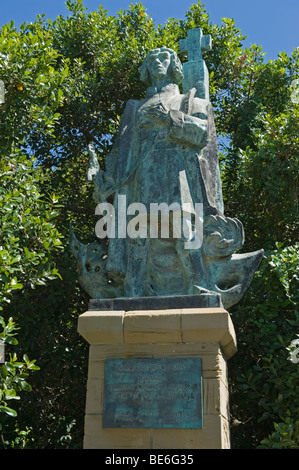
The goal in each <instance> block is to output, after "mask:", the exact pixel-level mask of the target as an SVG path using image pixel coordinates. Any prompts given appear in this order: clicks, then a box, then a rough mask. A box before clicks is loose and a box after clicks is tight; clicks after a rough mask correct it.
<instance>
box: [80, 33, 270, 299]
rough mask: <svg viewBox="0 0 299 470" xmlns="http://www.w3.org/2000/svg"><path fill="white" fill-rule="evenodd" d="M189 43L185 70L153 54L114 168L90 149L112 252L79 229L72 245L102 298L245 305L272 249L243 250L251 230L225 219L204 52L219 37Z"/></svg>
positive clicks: (166, 55)
mask: <svg viewBox="0 0 299 470" xmlns="http://www.w3.org/2000/svg"><path fill="white" fill-rule="evenodd" d="M180 46H181V49H182V51H184V52H185V53H187V55H188V61H187V62H186V63H185V64H184V66H182V64H181V62H180V60H179V58H178V57H177V55H176V53H175V52H174V51H173V50H171V49H169V48H167V47H161V48H158V49H154V50H153V51H151V52H150V53H149V54H148V55H147V57H146V58H145V60H144V63H143V65H142V66H141V70H140V74H141V80H142V81H143V82H144V83H145V84H146V85H147V87H148V88H147V94H146V97H145V99H144V100H140V101H139V100H129V101H128V103H127V106H126V109H125V112H124V115H123V117H122V120H121V124H120V129H119V134H118V137H117V141H116V143H115V146H114V148H113V150H112V152H111V153H110V155H109V156H108V157H107V161H106V171H105V172H103V171H102V170H101V169H100V167H99V165H98V161H97V158H96V154H95V152H94V151H93V148H92V147H90V148H89V153H90V168H89V172H88V179H89V180H91V181H94V187H95V191H94V197H95V201H96V203H97V204H98V207H99V206H101V208H102V209H101V210H102V212H96V213H98V214H104V212H103V207H104V208H105V207H107V208H108V209H107V211H106V219H105V217H104V218H102V222H101V223H100V224H101V227H102V229H103V226H104V224H103V220H104V219H105V223H106V225H107V226H109V227H110V228H109V230H110V231H109V234H110V236H109V243H108V248H107V251H105V250H104V249H103V247H102V245H101V244H100V243H99V242H98V241H96V242H94V243H92V244H90V245H83V244H81V243H80V242H79V241H78V240H77V238H76V237H75V235H74V234H73V232H71V248H72V251H73V253H74V255H75V256H76V258H77V262H78V269H79V280H80V283H81V285H82V287H83V288H84V289H85V290H86V291H87V292H88V293H89V295H90V296H91V298H93V299H106V298H118V297H134V298H136V297H148V296H181V295H190V296H192V295H198V294H201V293H203V294H205V295H206V294H210V295H211V296H213V295H214V296H215V298H216V297H217V299H218V298H219V295H220V296H221V302H222V305H223V306H224V307H225V308H228V307H230V306H231V305H234V304H235V303H237V302H238V301H239V300H240V299H241V297H242V296H243V294H244V291H245V290H246V289H247V287H248V286H249V284H250V282H251V279H252V276H253V274H254V272H255V270H256V268H257V266H258V264H259V262H260V260H261V258H262V256H263V250H259V251H256V252H253V253H246V254H236V251H237V250H239V249H241V248H242V246H243V243H244V230H243V226H242V224H241V222H240V221H239V220H237V219H232V218H229V217H225V215H224V207H223V198H222V188H221V179H220V171H219V162H218V148H217V135H216V129H215V124H214V118H213V109H212V105H211V103H210V102H209V77H208V71H207V67H206V65H205V62H204V60H203V58H202V53H201V51H202V50H210V49H211V38H210V37H209V36H203V35H202V32H201V30H200V29H194V30H190V31H189V32H188V37H187V39H185V40H183V41H181V43H180ZM181 82H182V85H183V93H180V89H179V85H180V84H181ZM108 201H112V202H113V203H111V202H110V203H109V204H108ZM105 204H106V206H105ZM111 207H112V208H113V210H112V211H111ZM140 207H141V208H142V209H143V210H142V211H140ZM109 208H110V209H109ZM109 210H110V212H109ZM136 211H137V212H138V211H139V213H138V216H136ZM116 214H117V215H116ZM124 219H125V223H124ZM178 220H179V221H180V223H179V225H178ZM178 227H179V228H181V229H182V230H179V231H178ZM165 228H167V229H168V232H167V230H166V234H165ZM102 233H103V230H102V232H101V233H100V235H99V231H98V232H97V231H96V234H97V235H98V236H100V237H101V236H102Z"/></svg>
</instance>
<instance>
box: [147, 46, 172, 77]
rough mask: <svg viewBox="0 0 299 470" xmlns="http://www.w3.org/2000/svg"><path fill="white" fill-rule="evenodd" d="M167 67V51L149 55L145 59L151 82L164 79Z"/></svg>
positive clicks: (168, 63)
mask: <svg viewBox="0 0 299 470" xmlns="http://www.w3.org/2000/svg"><path fill="white" fill-rule="evenodd" d="M169 65H170V53H169V52H167V51H161V52H156V53H151V54H150V55H149V56H148V58H147V69H148V71H149V74H150V76H151V79H152V80H155V79H158V78H163V77H165V76H166V75H167V70H168V67H169Z"/></svg>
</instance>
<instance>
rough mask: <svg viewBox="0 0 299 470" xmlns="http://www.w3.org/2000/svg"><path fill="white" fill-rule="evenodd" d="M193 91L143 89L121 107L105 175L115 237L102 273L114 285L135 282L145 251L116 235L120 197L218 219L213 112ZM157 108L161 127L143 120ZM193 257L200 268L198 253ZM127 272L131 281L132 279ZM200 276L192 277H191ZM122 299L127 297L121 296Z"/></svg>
mask: <svg viewBox="0 0 299 470" xmlns="http://www.w3.org/2000/svg"><path fill="white" fill-rule="evenodd" d="M195 91H196V90H195V89H192V90H190V91H189V92H188V93H187V94H185V95H182V94H180V92H179V88H178V86H177V85H175V84H169V85H167V86H166V87H164V88H163V89H162V90H161V91H160V92H159V93H158V92H157V90H155V89H152V88H149V89H148V92H147V96H146V98H145V99H144V100H142V101H137V100H129V101H128V103H127V106H126V109H125V112H124V115H123V117H122V120H121V124H120V130H119V134H118V137H117V141H116V143H115V145H114V147H113V149H112V152H111V153H110V155H109V156H108V157H107V161H106V176H107V178H108V180H109V179H110V181H113V183H112V186H111V188H110V195H112V194H113V195H114V202H113V205H114V209H115V214H116V237H115V238H110V239H109V247H108V257H107V266H106V269H107V273H108V276H109V277H110V278H111V279H112V280H114V281H116V283H122V282H124V280H125V278H126V277H127V278H128V277H129V278H130V279H127V284H130V285H131V284H132V283H133V285H134V283H135V284H136V283H138V279H137V278H141V277H143V276H144V273H143V274H142V273H141V270H142V269H145V268H144V267H145V266H146V264H147V262H146V260H145V259H144V257H145V256H147V253H148V251H146V248H145V246H146V245H147V247H149V244H150V241H149V239H148V238H147V239H146V240H143V241H142V242H141V241H140V240H138V241H137V242H136V240H135V241H133V242H132V240H129V238H128V236H126V237H124V238H120V237H119V236H118V223H117V214H118V209H119V208H118V201H119V198H118V196H119V195H122V196H126V202H127V206H128V205H130V204H132V203H135V202H138V203H142V204H144V205H145V207H146V209H147V211H148V213H149V209H150V204H151V203H158V204H160V203H166V204H168V205H171V204H173V203H178V204H180V206H181V207H182V206H183V205H184V203H190V202H191V203H193V204H195V203H203V216H204V217H205V216H207V215H210V214H223V199H222V190H221V180H220V172H219V164H218V149H217V139H216V130H215V125H214V118H213V110H212V106H211V103H210V102H209V101H207V100H203V99H200V98H197V97H195ZM158 104H162V105H163V106H164V107H165V108H167V109H168V110H169V116H170V118H169V121H168V123H167V124H163V123H161V122H160V121H157V120H152V119H149V118H148V117H147V113H146V112H147V111H148V110H149V109H150V108H152V107H154V106H156V105H158ZM106 195H107V193H106ZM108 195H109V190H108ZM122 210H123V209H122ZM132 243H133V245H134V246H135V248H134V250H135V251H134V256H135V267H134V268H133V267H132V262H133V261H132V256H133V255H132V253H131V251H130V250H131V248H130V244H132ZM138 249H139V251H140V253H139V256H138ZM138 258H139V260H138ZM193 258H194V259H193V261H194V260H195V264H196V263H197V264H198V265H200V258H201V256H200V250H198V253H197V254H195V257H194V254H193ZM136 263H137V265H136ZM142 266H143V268H142ZM198 269H199V268H198ZM133 271H134V272H135V277H136V279H134V278H132V276H133V277H134V273H133ZM195 271H196V267H195ZM202 274H203V273H201V274H200V273H199V272H198V273H196V272H195V275H196V277H197V276H198V275H200V276H201V275H202ZM191 282H192V281H191ZM125 284H126V282H125ZM137 291H138V289H137ZM137 291H136V292H137ZM138 292H139V294H138ZM138 292H137V294H136V293H135V294H136V295H142V294H143V293H142V289H141V290H139V291H138ZM128 294H129V295H133V294H132V292H131V293H130V292H127V293H126V292H125V295H128Z"/></svg>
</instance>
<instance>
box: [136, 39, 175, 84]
mask: <svg viewBox="0 0 299 470" xmlns="http://www.w3.org/2000/svg"><path fill="white" fill-rule="evenodd" d="M165 51H166V52H169V53H170V65H169V68H168V75H169V78H171V80H172V82H173V83H175V84H176V85H179V84H180V83H181V81H182V79H183V77H184V75H183V66H182V63H181V61H180V59H179V58H178V56H177V53H176V52H175V51H174V50H173V49H170V48H169V47H165V46H163V47H158V48H157V49H153V50H151V51H150V52H149V53H148V54H147V56H146V57H145V59H144V61H143V63H142V65H141V67H140V80H141V81H142V82H144V83H145V84H146V85H147V86H150V85H151V78H150V74H149V72H148V68H147V59H148V57H149V56H150V55H151V54H153V53H157V52H165Z"/></svg>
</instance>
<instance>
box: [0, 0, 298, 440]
mask: <svg viewBox="0 0 299 470" xmlns="http://www.w3.org/2000/svg"><path fill="white" fill-rule="evenodd" d="M66 5H67V8H68V10H69V13H68V16H66V17H63V16H59V17H58V18H56V19H55V20H53V21H52V20H50V19H46V18H45V17H44V16H38V18H37V20H36V21H35V22H33V23H30V24H28V23H25V24H23V25H22V26H21V27H20V28H19V29H18V30H17V29H16V28H15V27H14V24H13V22H12V23H10V24H7V25H4V26H3V27H2V28H1V30H0V80H2V81H3V82H4V86H5V96H4V98H5V100H4V103H2V101H3V100H2V101H1V102H0V149H1V150H0V151H1V161H0V175H1V188H0V218H1V234H0V308H1V309H2V310H1V315H3V321H2V323H1V325H2V326H3V327H4V328H8V325H11V326H10V327H12V328H14V327H15V324H16V323H17V324H18V327H19V338H18V339H19V342H18V344H15V345H12V344H11V345H10V346H9V347H14V348H15V351H14V352H13V353H11V356H10V361H8V362H7V364H8V365H9V368H10V370H9V371H8V373H7V375H6V378H5V380H11V384H14V382H13V380H14V378H16V379H19V378H20V377H19V374H21V373H25V374H26V373H28V370H30V369H28V364H31V362H30V361H29V362H28V364H27V362H26V359H23V362H19V361H18V360H17V359H16V357H24V358H25V357H27V355H28V356H29V357H36V358H38V359H37V362H38V364H39V367H40V370H39V371H38V372H37V373H36V374H33V375H32V376H31V377H30V387H31V388H32V391H31V393H29V394H27V393H26V392H24V390H23V389H22V390H21V389H20V388H21V385H20V384H21V383H23V382H24V383H25V382H26V383H29V381H28V382H27V380H26V378H25V377H24V381H23V382H22V380H21V381H19V383H18V387H19V389H17V388H14V389H13V390H15V393H16V396H17V395H20V396H21V397H22V398H21V399H20V400H15V401H14V403H15V406H14V407H12V408H11V409H13V410H15V412H16V413H17V418H13V417H12V416H9V415H8V414H7V413H3V412H2V416H5V419H6V420H5V430H3V431H2V433H3V436H4V438H3V439H4V442H5V445H6V446H7V447H34V448H80V447H82V436H83V421H84V407H85V385H86V383H85V380H86V377H87V356H88V345H87V344H86V342H85V341H84V340H83V339H82V338H81V337H80V336H79V335H78V333H77V318H78V315H79V314H80V313H82V312H84V311H85V310H86V307H87V302H88V298H87V296H86V294H85V293H84V292H82V291H81V290H80V288H79V286H78V283H77V275H76V267H75V263H74V260H73V257H72V256H71V253H70V250H69V248H68V241H67V240H68V235H69V223H70V222H71V223H72V226H73V228H74V229H75V231H76V233H77V234H79V237H80V238H81V240H82V241H83V242H89V241H93V239H94V235H93V234H92V233H91V232H90V230H91V227H94V225H95V216H94V203H93V200H92V187H91V186H90V185H89V184H88V183H87V182H86V177H85V175H86V171H87V168H88V153H87V145H88V143H90V142H92V143H93V144H94V146H95V149H96V152H97V154H98V158H99V162H100V165H102V166H103V167H104V166H105V157H106V155H107V153H108V152H109V151H110V149H111V146H112V144H113V142H114V139H115V136H116V133H117V130H118V126H119V121H120V117H121V115H122V113H123V111H124V107H125V104H126V102H127V101H128V99H130V98H142V97H143V96H144V92H145V90H144V86H143V84H142V83H141V82H140V81H139V67H140V65H141V63H142V61H143V58H144V56H145V55H146V53H147V52H148V51H149V50H150V49H152V48H154V47H160V46H162V45H167V46H169V47H172V48H174V49H175V50H176V51H177V52H178V53H180V51H179V47H178V45H179V40H180V39H182V38H185V37H186V34H187V30H188V29H190V28H195V27H201V28H202V30H203V33H204V34H211V35H212V38H213V49H212V51H210V52H208V53H205V60H206V63H207V66H208V69H209V72H210V94H211V101H212V104H213V107H214V110H215V118H216V126H217V132H218V135H219V137H220V139H219V143H220V151H221V169H222V180H223V189H224V198H225V208H226V215H230V216H234V217H237V218H238V219H239V220H241V221H242V222H243V224H244V226H245V234H246V244H245V247H244V249H245V250H246V251H248V249H249V250H251V249H252V250H255V249H259V248H264V249H266V250H267V251H266V256H265V259H264V260H263V262H262V264H261V266H260V269H259V270H258V272H257V274H256V276H255V277H254V280H253V283H252V285H251V288H250V289H249V290H248V292H247V293H246V296H245V297H244V299H243V301H242V302H240V304H239V305H237V306H236V307H235V308H233V309H232V318H233V322H234V325H235V328H236V331H237V337H238V344H239V352H238V354H237V355H236V356H235V357H234V358H232V359H231V362H230V368H229V370H230V374H231V377H230V380H231V402H232V417H233V422H234V423H239V425H238V426H233V428H232V436H233V446H234V447H235V448H237V447H239V448H240V447H257V446H258V445H261V446H264V447H267V448H270V447H275V446H278V447H279V446H281V447H283V448H284V447H292V446H293V447H294V446H295V445H297V444H296V443H297V440H298V438H297V437H296V436H297V435H298V424H297V423H298V414H299V413H298V407H296V401H297V400H296V396H297V395H296V394H298V389H297V383H298V372H297V370H298V366H297V364H296V363H293V362H292V361H291V360H290V358H289V354H290V351H289V348H290V344H291V342H292V341H293V340H294V338H295V337H296V334H298V315H299V314H298V306H297V305H298V248H299V247H298V243H297V239H296V233H298V169H299V168H298V161H299V158H298V157H299V155H298V153H299V145H298V144H299V140H298V139H299V136H298V128H299V122H298V104H297V103H295V102H294V100H293V101H292V89H291V83H292V82H293V80H295V79H297V78H299V52H298V50H294V52H293V54H292V55H291V56H287V55H286V54H285V53H281V54H280V55H279V56H278V58H277V59H276V60H275V61H269V62H265V54H264V53H263V51H262V48H261V46H259V45H253V46H251V47H250V48H243V44H242V43H243V40H244V36H243V35H242V33H241V31H240V29H238V28H237V27H236V25H235V23H234V21H233V20H232V19H229V18H223V19H222V22H221V24H219V25H218V24H212V23H211V21H210V19H209V14H208V12H207V10H206V8H205V6H204V5H203V4H201V2H198V3H194V4H193V5H191V7H190V9H189V10H188V11H187V12H186V17H185V19H184V20H177V19H174V18H170V19H169V20H168V21H167V22H166V24H164V25H157V26H156V25H155V24H154V22H153V20H152V18H150V17H149V16H148V15H147V14H146V11H145V8H144V7H143V5H142V4H141V3H137V4H136V5H133V4H131V5H129V7H128V9H126V10H121V11H119V12H118V14H117V15H116V16H111V15H109V13H108V11H106V10H104V9H103V8H102V6H100V7H99V9H98V10H97V11H95V12H88V11H87V10H86V9H85V7H84V5H83V2H82V1H81V0H68V1H67V2H66ZM181 59H182V61H184V60H185V58H184V57H182V56H181ZM1 103H2V104H1ZM11 317H12V318H13V320H10V318H11ZM10 327H9V328H10ZM6 331H7V330H6ZM11 334H13V330H12V331H11ZM6 338H7V340H6V341H7V342H8V341H13V338H15V337H14V336H11V335H10V334H9V335H8V336H6ZM9 338H10V339H9ZM14 358H15V359H14ZM18 363H20V364H22V366H19V367H15V365H16V364H18ZM33 366H34V362H33ZM6 369H7V366H6ZM3 370H4V369H3ZM12 371H15V375H13V372H12ZM4 375H5V373H4ZM3 383H6V382H5V381H4V382H3ZM5 386H8V385H7V384H6V385H5ZM13 386H16V384H15V385H13ZM7 390H10V388H7ZM22 391H23V393H22V394H20V392H22ZM11 393H12V394H14V392H13V391H12V392H11ZM9 394H10V392H9V393H8V396H9ZM23 396H26V399H23ZM11 397H12V395H11ZM2 398H3V400H4V402H5V404H4V403H3V404H1V406H4V407H6V406H7V405H9V404H10V402H9V401H6V400H8V398H7V397H6V399H4V395H3V396H2ZM12 400H13V397H12ZM8 408H10V406H8ZM2 411H3V410H2ZM274 423H276V424H275V425H274ZM273 428H274V429H275V432H274V434H273ZM3 429H4V428H3ZM4 431H5V434H4ZM267 436H268V437H267ZM260 443H261V444H260ZM0 445H1V443H0Z"/></svg>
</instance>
